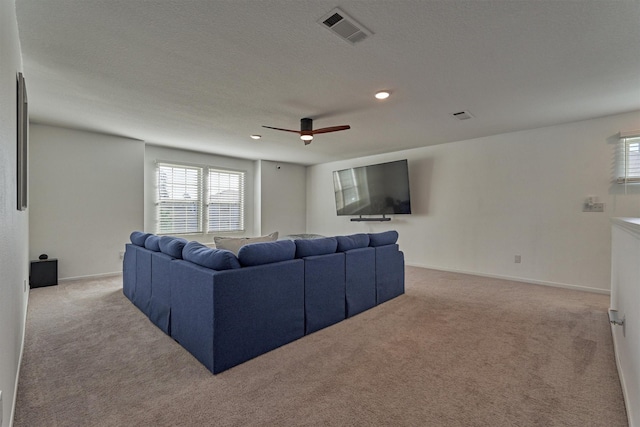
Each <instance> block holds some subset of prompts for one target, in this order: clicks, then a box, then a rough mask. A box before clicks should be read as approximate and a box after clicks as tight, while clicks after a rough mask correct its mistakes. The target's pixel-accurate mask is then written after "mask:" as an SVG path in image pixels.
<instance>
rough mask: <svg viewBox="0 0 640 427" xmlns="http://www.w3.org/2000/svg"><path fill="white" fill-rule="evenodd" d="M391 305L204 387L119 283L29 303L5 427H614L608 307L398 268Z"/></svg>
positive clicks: (90, 285)
mask: <svg viewBox="0 0 640 427" xmlns="http://www.w3.org/2000/svg"><path fill="white" fill-rule="evenodd" d="M406 272H407V274H406V294H405V295H402V296H400V297H398V298H395V299H393V300H391V301H388V302H386V303H384V304H382V305H380V306H377V307H375V308H373V309H371V310H368V311H366V312H364V313H361V314H360V315H358V316H355V317H353V318H350V319H347V320H345V321H343V322H341V323H338V324H336V325H333V326H330V327H328V328H325V329H323V330H321V331H319V332H316V333H314V334H311V335H309V336H306V337H304V338H302V339H299V340H297V341H295V342H293V343H290V344H288V345H285V346H283V347H280V348H279V349H276V350H274V351H271V352H269V353H267V354H264V355H262V356H259V357H258V358H256V359H253V360H250V361H248V362H245V363H243V364H241V365H239V366H236V367H234V368H232V369H230V370H228V371H225V372H223V373H221V374H218V375H215V376H214V375H212V374H211V373H210V372H209V371H208V370H207V369H206V368H205V367H204V366H202V365H201V364H200V363H199V362H198V361H196V360H195V359H194V358H193V357H192V356H191V355H190V354H189V353H188V352H187V351H186V350H184V349H183V348H182V347H180V345H178V344H177V343H176V342H174V341H173V340H172V339H171V338H170V337H169V336H167V335H165V334H164V333H163V332H162V331H160V330H159V329H157V328H156V327H155V326H154V325H153V324H152V323H151V322H149V320H148V319H147V318H146V317H145V316H144V314H142V313H141V312H140V311H139V310H138V309H137V308H136V307H135V306H133V304H131V302H129V300H127V299H126V298H125V297H124V296H123V294H122V279H121V278H120V277H116V278H109V279H101V280H84V281H77V282H67V283H64V284H61V285H59V286H54V287H48V288H38V289H34V290H31V291H30V296H29V309H28V314H27V330H26V342H25V349H24V356H23V361H22V368H21V372H20V381H19V387H18V397H17V408H16V414H15V426H16V427H21V426H29V427H33V426H145V425H149V426H151V425H153V426H265V425H267V426H377V425H389V426H391V425H393V426H627V425H628V424H627V418H626V413H625V408H624V403H623V397H622V391H621V387H620V382H619V378H618V375H617V371H616V366H615V359H614V354H613V343H612V339H611V331H610V326H609V323H608V318H607V308H608V305H609V297H608V296H605V295H599V294H593V293H587V292H579V291H573V290H567V289H559V288H551V287H545V286H538V285H530V284H523V283H518V282H511V281H506V280H497V279H490V278H483V277H477V276H470V275H462V274H455V273H447V272H441V271H435V270H427V269H421V268H413V267H407V269H406Z"/></svg>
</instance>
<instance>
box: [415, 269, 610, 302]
mask: <svg viewBox="0 0 640 427" xmlns="http://www.w3.org/2000/svg"><path fill="white" fill-rule="evenodd" d="M406 264H407V265H409V266H412V267H420V268H428V269H430V270H439V271H448V272H450V273H460V274H470V275H473V276H480V277H489V278H491V279H503V280H510V281H512V282H521V283H528V284H532V285H543V286H551V287H554V288H564V289H573V290H574V291H585V292H592V293H596V294H603V295H610V294H611V291H609V290H607V289H598V288H591V287H588V286H579V285H570V284H567V283H558V282H547V281H543V280H535V279H527V278H522V277H512V276H503V275H500V274H486V273H478V272H477V271H465V270H457V269H452V268H443V267H436V266H432V265H424V264H419V263H406Z"/></svg>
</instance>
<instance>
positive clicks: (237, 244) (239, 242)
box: [213, 231, 278, 255]
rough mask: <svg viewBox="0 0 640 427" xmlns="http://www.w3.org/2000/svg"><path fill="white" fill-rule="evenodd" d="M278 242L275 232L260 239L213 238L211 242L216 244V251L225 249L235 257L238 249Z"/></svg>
mask: <svg viewBox="0 0 640 427" xmlns="http://www.w3.org/2000/svg"><path fill="white" fill-rule="evenodd" d="M276 240H278V232H277V231H275V232H273V233H271V234H267V235H266V236H260V237H218V236H216V237H214V238H213V242H214V243H215V244H216V248H218V249H226V250H228V251H231V252H233V253H234V254H235V255H238V252H239V251H240V248H241V247H243V246H244V245H249V244H251V243H260V242H274V241H276Z"/></svg>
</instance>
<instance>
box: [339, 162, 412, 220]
mask: <svg viewBox="0 0 640 427" xmlns="http://www.w3.org/2000/svg"><path fill="white" fill-rule="evenodd" d="M333 186H334V190H335V196H336V211H337V213H338V215H390V214H393V215H396V214H410V213H411V199H410V197H409V168H408V162H407V160H406V159H405V160H398V161H395V162H388V163H380V164H376V165H369V166H362V167H357V168H351V169H344V170H339V171H334V172H333Z"/></svg>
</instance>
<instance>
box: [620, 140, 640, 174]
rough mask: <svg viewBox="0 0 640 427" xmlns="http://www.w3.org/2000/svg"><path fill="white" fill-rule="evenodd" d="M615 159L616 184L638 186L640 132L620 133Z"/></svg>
mask: <svg viewBox="0 0 640 427" xmlns="http://www.w3.org/2000/svg"><path fill="white" fill-rule="evenodd" d="M632 153H633V154H632ZM617 157H618V159H617V168H616V169H617V170H616V175H617V176H616V182H617V183H618V184H640V131H635V132H628V133H622V132H621V133H620V143H619V146H618V156H617Z"/></svg>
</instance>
